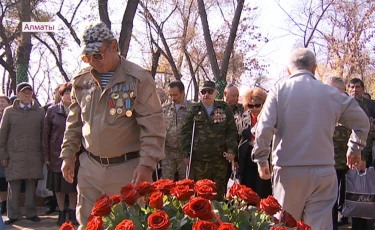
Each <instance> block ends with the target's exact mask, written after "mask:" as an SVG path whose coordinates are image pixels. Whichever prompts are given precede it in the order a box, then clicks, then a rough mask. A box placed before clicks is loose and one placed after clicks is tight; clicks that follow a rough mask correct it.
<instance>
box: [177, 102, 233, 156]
mask: <svg viewBox="0 0 375 230" xmlns="http://www.w3.org/2000/svg"><path fill="white" fill-rule="evenodd" d="M194 121H195V122H196V123H195V135H194V145H193V157H192V159H196V160H201V161H213V160H215V159H220V158H219V157H221V158H222V156H223V152H228V153H232V154H237V137H238V136H237V128H236V124H235V122H234V117H233V112H232V110H231V108H230V107H229V105H228V104H227V103H225V102H223V101H215V102H214V108H213V110H212V113H211V114H207V111H206V109H205V107H204V105H203V104H202V103H201V102H200V103H196V104H193V105H192V106H191V107H190V109H189V111H188V113H187V115H186V117H185V121H184V124H183V126H182V129H181V143H182V145H181V152H182V153H183V154H184V156H186V157H189V155H190V144H191V138H192V131H193V123H194Z"/></svg>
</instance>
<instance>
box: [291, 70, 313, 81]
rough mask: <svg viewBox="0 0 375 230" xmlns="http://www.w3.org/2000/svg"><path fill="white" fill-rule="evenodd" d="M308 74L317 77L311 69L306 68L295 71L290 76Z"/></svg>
mask: <svg viewBox="0 0 375 230" xmlns="http://www.w3.org/2000/svg"><path fill="white" fill-rule="evenodd" d="M306 74H307V75H310V76H311V77H313V78H314V79H316V78H315V76H314V74H313V73H312V72H310V71H309V70H305V69H301V70H297V71H294V72H293V73H292V75H290V77H289V78H292V77H297V76H300V75H306Z"/></svg>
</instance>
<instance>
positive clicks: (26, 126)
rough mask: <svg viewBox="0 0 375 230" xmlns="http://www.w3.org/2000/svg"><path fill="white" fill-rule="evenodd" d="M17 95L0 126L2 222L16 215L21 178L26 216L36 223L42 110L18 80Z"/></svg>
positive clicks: (40, 167)
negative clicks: (4, 186)
mask: <svg viewBox="0 0 375 230" xmlns="http://www.w3.org/2000/svg"><path fill="white" fill-rule="evenodd" d="M16 92H17V98H18V99H16V100H15V101H14V103H13V105H12V106H9V107H7V108H6V109H5V110H4V114H3V118H2V122H1V125H0V162H1V165H2V166H4V167H6V169H5V176H6V180H7V181H8V187H9V188H8V199H7V206H8V208H7V211H8V218H9V219H8V220H6V221H5V224H6V225H9V224H13V223H14V222H16V221H17V220H18V218H19V217H20V215H21V213H20V208H19V196H20V190H21V183H22V180H25V184H26V191H25V215H26V219H28V220H30V221H33V222H39V221H40V218H39V217H38V216H37V209H36V204H35V188H36V183H37V182H38V180H40V179H43V172H42V163H43V160H42V159H43V158H42V149H41V146H42V143H41V136H42V127H43V118H44V110H43V109H42V108H40V107H39V105H38V103H36V101H35V100H33V88H32V87H31V85H30V84H28V83H26V82H22V83H20V84H18V85H17V88H16Z"/></svg>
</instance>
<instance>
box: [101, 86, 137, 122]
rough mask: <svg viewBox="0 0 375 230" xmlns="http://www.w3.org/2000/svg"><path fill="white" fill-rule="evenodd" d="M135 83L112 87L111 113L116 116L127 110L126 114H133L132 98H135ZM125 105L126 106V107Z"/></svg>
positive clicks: (110, 98) (129, 115)
mask: <svg viewBox="0 0 375 230" xmlns="http://www.w3.org/2000/svg"><path fill="white" fill-rule="evenodd" d="M134 89H135V84H134V83H133V84H130V85H129V84H116V85H114V86H113V87H112V88H111V92H110V94H109V98H108V103H109V107H110V110H109V114H110V115H112V116H114V115H116V114H118V115H121V114H123V112H124V110H125V116H127V117H131V116H132V115H133V112H132V108H131V100H134V98H135V94H134ZM124 107H125V108H124Z"/></svg>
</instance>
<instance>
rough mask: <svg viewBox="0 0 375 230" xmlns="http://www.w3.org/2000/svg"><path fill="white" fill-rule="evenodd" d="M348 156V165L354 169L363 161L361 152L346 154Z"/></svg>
mask: <svg viewBox="0 0 375 230" xmlns="http://www.w3.org/2000/svg"><path fill="white" fill-rule="evenodd" d="M346 158H347V162H348V163H347V165H348V166H349V168H351V169H353V168H355V167H357V166H358V165H359V163H360V162H361V154H349V155H346Z"/></svg>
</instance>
